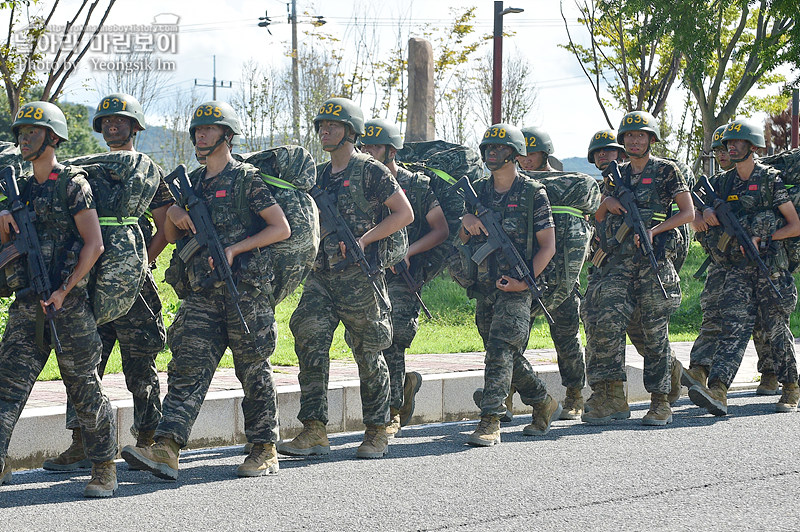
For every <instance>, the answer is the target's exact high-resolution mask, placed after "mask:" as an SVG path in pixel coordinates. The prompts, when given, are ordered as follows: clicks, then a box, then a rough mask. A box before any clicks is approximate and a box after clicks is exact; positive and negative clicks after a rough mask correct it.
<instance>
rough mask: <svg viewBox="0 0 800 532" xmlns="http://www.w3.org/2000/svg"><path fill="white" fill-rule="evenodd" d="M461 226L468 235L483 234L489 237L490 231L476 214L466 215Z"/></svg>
mask: <svg viewBox="0 0 800 532" xmlns="http://www.w3.org/2000/svg"><path fill="white" fill-rule="evenodd" d="M461 225H462V226H464V232H466V233H467V234H468V235H479V234H481V233H483V234H484V235H486V236H489V231H487V230H486V227H485V226H484V225H483V222H481V220H480V218H478V217H477V216H475V215H474V214H465V215H464V217H463V218H462V219H461Z"/></svg>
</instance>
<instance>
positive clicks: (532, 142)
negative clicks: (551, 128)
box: [522, 127, 554, 155]
mask: <svg viewBox="0 0 800 532" xmlns="http://www.w3.org/2000/svg"><path fill="white" fill-rule="evenodd" d="M522 134H523V135H524V136H525V149H526V151H527V152H528V153H527V154H528V155H530V154H531V153H534V152H537V151H543V152H545V153H546V154H547V155H552V154H553V151H554V150H553V141H552V140H551V139H550V135H549V134H548V133H547V132H546V131H544V130H543V129H540V128H538V127H523V128H522Z"/></svg>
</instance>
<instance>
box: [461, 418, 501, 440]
mask: <svg viewBox="0 0 800 532" xmlns="http://www.w3.org/2000/svg"><path fill="white" fill-rule="evenodd" d="M467 443H469V444H470V445H477V446H479V447H491V446H492V445H497V444H498V443H500V416H481V420H480V421H479V422H478V426H477V427H476V428H475V432H473V433H472V434H470V435H469V439H468V440H467Z"/></svg>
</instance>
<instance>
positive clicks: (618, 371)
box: [583, 255, 681, 393]
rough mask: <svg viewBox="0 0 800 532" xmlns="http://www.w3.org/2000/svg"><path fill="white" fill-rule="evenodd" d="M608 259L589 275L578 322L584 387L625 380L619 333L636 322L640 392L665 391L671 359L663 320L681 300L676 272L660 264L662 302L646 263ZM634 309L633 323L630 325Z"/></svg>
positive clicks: (639, 259) (638, 259)
mask: <svg viewBox="0 0 800 532" xmlns="http://www.w3.org/2000/svg"><path fill="white" fill-rule="evenodd" d="M614 259H615V257H613V256H612V257H611V258H610V259H609V261H608V262H607V264H606V265H604V266H603V268H602V269H601V270H600V271H598V272H596V273H595V275H594V276H593V277H592V281H591V283H590V285H589V288H588V290H587V301H588V303H589V304H587V306H586V307H587V308H586V311H585V312H584V313H583V320H584V330H585V331H586V352H587V357H586V375H587V379H588V381H589V384H590V385H595V384H597V383H599V382H601V381H615V380H621V381H624V380H626V375H625V333H626V331H628V329H629V326H630V325H631V323H632V322H633V323H634V326H635V325H636V324H637V323H640V324H641V342H640V345H641V349H640V348H639V347H638V346H637V350H639V352H640V354H641V355H642V356H643V357H644V386H645V389H646V390H647V391H648V392H650V393H669V391H670V369H671V364H672V362H671V358H673V357H672V350H671V348H670V345H669V317H670V316H671V315H672V313H673V312H675V310H676V309H677V308H678V306H679V305H680V302H681V289H680V283H679V279H678V274H677V273H676V272H675V268H674V267H673V266H672V262H671V261H670V260H664V261H662V262H661V267H660V269H659V274H660V276H661V280H662V282H663V284H664V288H665V290H666V291H667V295H668V297H667V299H665V298H664V295H663V294H662V292H661V289H660V288H659V286H658V281H657V279H656V277H655V275H654V274H653V272H652V270H651V269H650V265H649V263H648V262H647V259H644V258H642V257H641V256H639V255H634V256H632V257H631V256H628V257H626V258H624V259H617V260H614ZM637 311H638V319H637V321H633V320H634V318H636V316H637ZM634 330H635V327H634ZM628 332H629V331H628ZM635 335H636V332H634V336H635Z"/></svg>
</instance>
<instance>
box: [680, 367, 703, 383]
mask: <svg viewBox="0 0 800 532" xmlns="http://www.w3.org/2000/svg"><path fill="white" fill-rule="evenodd" d="M681 384H683V385H684V386H686V387H687V388H691V387H692V386H702V387H704V388H705V387H708V368H707V367H705V366H694V367H691V366H690V367H689V369H686V368H684V369H683V373H682V374H681Z"/></svg>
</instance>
